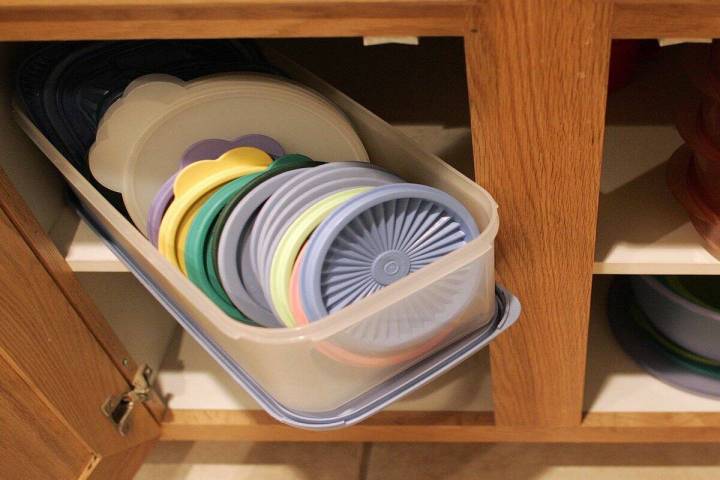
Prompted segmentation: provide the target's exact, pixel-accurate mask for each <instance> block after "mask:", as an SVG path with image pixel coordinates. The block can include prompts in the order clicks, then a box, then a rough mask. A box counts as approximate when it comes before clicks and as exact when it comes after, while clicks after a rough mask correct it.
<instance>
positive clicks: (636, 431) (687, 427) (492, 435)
mask: <svg viewBox="0 0 720 480" xmlns="http://www.w3.org/2000/svg"><path fill="white" fill-rule="evenodd" d="M178 440H183V441H255V442H457V443H459V442H483V443H485V442H527V443H536V442H551V443H573V442H590V443H679V442H680V443H682V442H688V443H691V442H697V443H714V442H718V441H720V413H647V412H626V413H625V412H620V413H615V412H590V413H587V414H585V416H584V418H583V421H582V422H581V424H580V425H577V426H566V427H541V426H498V425H495V423H494V420H493V413H492V412H380V413H378V414H377V415H375V416H373V417H372V418H370V419H368V420H366V421H365V422H363V423H361V424H359V425H355V426H352V427H348V428H345V429H340V430H331V431H327V432H311V431H306V430H299V429H296V428H292V427H288V426H286V425H282V424H280V423H278V422H277V421H275V420H273V419H272V418H271V417H270V416H269V415H268V414H266V413H265V412H262V411H234V410H176V411H173V412H172V413H171V414H170V415H168V417H167V419H166V420H165V422H164V423H163V430H162V436H161V441H178Z"/></svg>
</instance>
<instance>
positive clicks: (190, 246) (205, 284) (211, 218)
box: [185, 173, 260, 325]
mask: <svg viewBox="0 0 720 480" xmlns="http://www.w3.org/2000/svg"><path fill="white" fill-rule="evenodd" d="M258 175H260V173H254V174H251V175H245V176H243V177H240V178H237V179H235V180H233V181H231V182H229V183H228V184H226V185H224V186H222V187H221V188H219V189H218V190H217V191H216V192H215V193H214V194H213V195H212V196H211V197H210V198H209V199H208V200H207V202H205V204H204V205H203V206H202V208H201V209H200V211H199V212H198V214H197V216H196V217H195V220H194V221H193V222H192V225H191V226H190V231H189V232H188V237H187V240H186V242H185V265H186V268H187V276H188V278H189V279H190V280H191V281H192V282H193V283H194V284H195V285H197V286H198V287H199V288H200V289H201V290H202V291H203V292H205V294H206V295H207V296H208V297H210V299H211V300H212V301H213V302H214V303H215V304H216V305H217V306H219V307H220V308H221V309H222V310H223V311H224V312H225V313H226V314H228V315H229V316H230V317H231V318H233V319H235V320H239V321H241V322H243V323H247V324H249V325H253V324H254V322H253V321H251V320H250V319H249V318H248V317H247V316H246V315H244V314H243V313H242V312H241V311H239V310H238V309H237V308H236V307H235V305H233V303H232V302H231V301H230V298H228V296H227V294H226V293H225V291H224V290H222V289H219V290H218V289H216V288H215V287H214V286H213V285H212V284H211V283H210V279H209V278H208V274H207V269H206V268H205V256H206V251H207V247H208V233H209V232H210V229H211V228H212V226H213V225H214V224H215V221H216V219H217V216H218V215H219V214H220V211H221V210H222V209H223V207H224V206H225V205H226V203H227V202H228V201H229V200H230V199H231V198H232V197H233V195H234V194H235V192H236V191H237V190H238V189H239V188H241V187H242V186H243V185H245V184H247V183H248V182H250V181H251V180H252V179H253V178H255V177H257V176H258Z"/></svg>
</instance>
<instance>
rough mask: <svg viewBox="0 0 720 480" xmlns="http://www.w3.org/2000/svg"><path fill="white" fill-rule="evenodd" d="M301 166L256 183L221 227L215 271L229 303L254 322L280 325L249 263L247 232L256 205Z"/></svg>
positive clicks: (268, 325) (272, 325) (294, 174)
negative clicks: (258, 183) (257, 184)
mask: <svg viewBox="0 0 720 480" xmlns="http://www.w3.org/2000/svg"><path fill="white" fill-rule="evenodd" d="M304 170H305V169H304V168H300V169H297V170H291V171H288V172H284V173H281V174H279V175H277V176H276V177H273V178H270V179H268V180H266V181H265V182H263V183H262V184H260V185H259V186H257V187H256V188H255V189H253V190H252V191H251V192H249V193H248V194H247V195H246V196H245V198H243V199H242V200H241V201H240V202H238V204H237V205H236V206H235V208H234V209H233V210H232V213H231V214H230V216H229V217H228V219H227V221H226V222H225V225H224V226H223V228H222V233H221V235H220V240H219V243H218V249H217V272H218V275H219V277H220V281H221V283H222V285H223V287H224V288H225V291H226V292H227V294H228V297H230V299H231V300H232V302H233V303H234V304H235V305H236V306H237V307H238V309H240V310H241V311H242V312H245V313H246V314H247V315H248V316H249V317H250V318H252V319H253V320H255V321H256V322H257V323H259V324H261V325H264V326H266V327H280V326H282V325H281V324H280V323H279V322H278V320H277V319H276V318H275V315H274V314H273V313H272V310H271V309H270V306H269V305H268V303H267V301H266V299H265V295H264V294H263V291H262V286H261V285H260V281H259V280H258V279H257V277H256V275H255V273H254V272H253V271H252V268H251V267H250V265H249V262H250V258H249V248H248V242H247V240H248V234H249V232H250V231H251V230H252V228H253V226H254V221H253V220H254V218H255V215H256V213H257V210H258V208H260V207H261V206H262V204H263V203H264V202H265V201H266V200H267V199H268V198H269V197H270V195H272V193H273V192H274V191H275V190H276V189H277V188H278V186H280V185H282V184H283V183H284V182H286V181H287V180H288V179H291V178H293V177H295V176H296V175H298V174H299V173H301V172H303V171H304Z"/></svg>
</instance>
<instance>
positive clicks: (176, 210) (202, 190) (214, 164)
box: [158, 147, 272, 266]
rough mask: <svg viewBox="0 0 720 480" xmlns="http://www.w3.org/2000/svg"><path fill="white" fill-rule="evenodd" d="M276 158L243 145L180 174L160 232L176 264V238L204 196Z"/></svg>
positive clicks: (162, 247)
mask: <svg viewBox="0 0 720 480" xmlns="http://www.w3.org/2000/svg"><path fill="white" fill-rule="evenodd" d="M271 162H272V159H271V158H270V156H269V155H268V154H266V153H265V152H263V151H262V150H259V149H257V148H253V147H239V148H235V149H233V150H230V151H229V152H226V153H225V154H223V156H222V157H221V158H219V159H217V160H207V161H201V162H196V163H193V164H192V165H188V166H187V167H185V168H184V169H183V170H182V171H181V172H180V173H179V174H178V176H177V177H176V179H175V185H174V188H173V190H174V192H175V200H173V202H172V203H171V204H170V207H168V209H167V211H166V212H165V216H164V217H163V220H162V222H161V223H160V232H159V234H158V249H159V250H160V253H161V254H162V255H163V256H164V257H165V258H167V259H168V260H169V261H170V262H171V263H172V264H174V265H176V266H178V260H177V251H176V238H177V232H178V229H179V228H180V225H181V223H182V221H183V218H184V217H185V215H186V214H187V213H188V211H189V210H190V209H191V208H192V207H193V205H194V204H195V203H196V202H198V201H199V200H200V199H201V198H203V196H205V195H207V194H208V193H210V192H212V191H213V190H215V189H217V188H218V187H220V186H222V185H223V184H225V183H227V182H229V181H231V180H234V179H236V178H238V177H242V176H244V175H249V174H251V173H256V172H260V171H262V170H264V169H265V168H266V167H267V166H268V165H270V163H271Z"/></svg>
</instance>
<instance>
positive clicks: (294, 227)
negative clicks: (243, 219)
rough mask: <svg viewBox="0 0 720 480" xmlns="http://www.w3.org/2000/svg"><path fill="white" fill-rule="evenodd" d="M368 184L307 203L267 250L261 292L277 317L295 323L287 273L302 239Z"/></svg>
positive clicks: (288, 324) (298, 250)
mask: <svg viewBox="0 0 720 480" xmlns="http://www.w3.org/2000/svg"><path fill="white" fill-rule="evenodd" d="M370 189H371V187H356V188H351V189H347V190H342V191H339V192H336V193H333V194H332V195H329V196H328V197H325V198H323V199H322V200H320V201H318V202H316V203H314V204H312V205H310V206H308V208H307V209H306V210H305V211H304V212H302V213H301V214H300V216H298V217H297V218H296V219H295V221H294V222H293V223H292V224H291V225H290V226H289V228H288V229H287V230H286V231H285V232H284V233H283V235H282V237H280V241H279V242H278V245H277V250H275V251H269V252H267V254H268V255H269V256H270V258H272V262H271V264H270V270H269V272H268V275H267V281H266V283H265V290H264V291H265V296H266V298H267V299H268V301H269V303H270V306H271V307H272V308H273V311H274V312H275V314H276V315H277V317H278V318H279V319H280V320H281V321H282V322H283V323H284V324H285V326H287V327H294V326H296V325H297V324H296V322H295V319H294V318H293V315H292V311H291V310H290V291H289V290H290V274H291V273H292V266H293V264H294V263H295V259H296V258H297V255H298V253H299V252H300V248H301V247H302V245H303V244H304V243H305V240H306V239H307V238H308V236H309V235H310V234H311V233H312V231H313V230H314V229H315V227H317V226H318V225H319V224H320V222H322V221H323V219H325V217H327V216H328V215H329V214H330V213H331V212H332V211H333V210H335V209H336V208H338V207H339V206H341V205H342V204H344V203H345V202H347V201H348V200H350V199H352V198H353V197H356V196H358V195H360V194H361V193H364V192H367V191H368V190H370Z"/></svg>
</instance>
